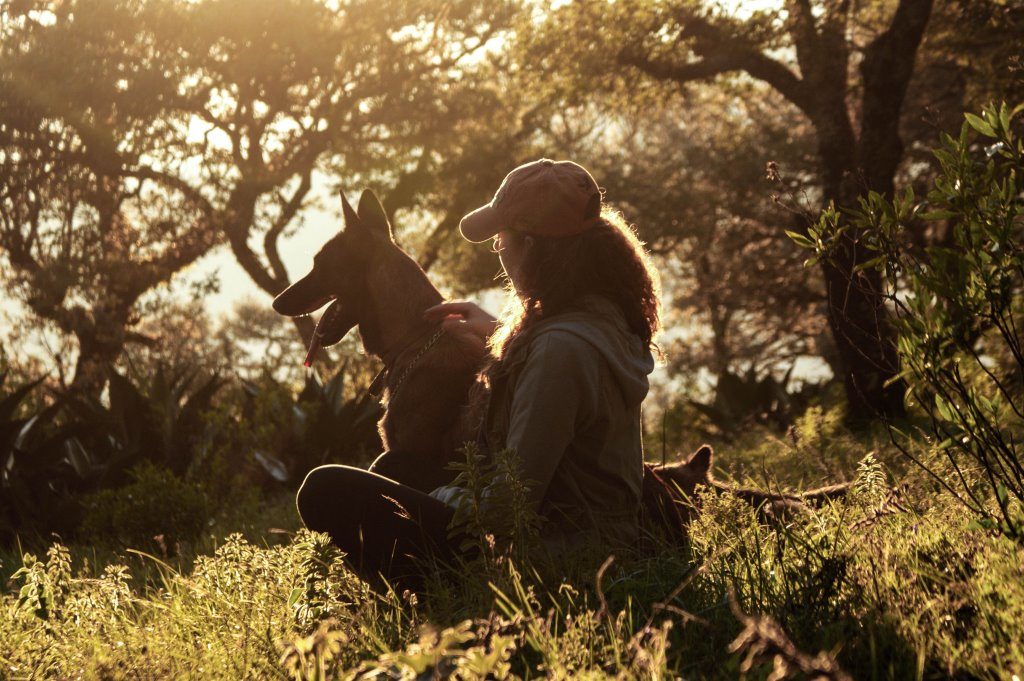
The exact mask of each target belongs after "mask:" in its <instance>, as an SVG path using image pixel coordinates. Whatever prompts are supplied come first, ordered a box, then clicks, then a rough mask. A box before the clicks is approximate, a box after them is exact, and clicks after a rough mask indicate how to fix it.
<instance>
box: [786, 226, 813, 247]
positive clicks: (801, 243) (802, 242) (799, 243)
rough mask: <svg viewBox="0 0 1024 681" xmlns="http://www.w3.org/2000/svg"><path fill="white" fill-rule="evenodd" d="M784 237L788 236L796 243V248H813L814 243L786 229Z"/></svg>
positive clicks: (798, 233)
mask: <svg viewBox="0 0 1024 681" xmlns="http://www.w3.org/2000/svg"><path fill="white" fill-rule="evenodd" d="M786 236H788V237H789V238H790V239H792V240H793V241H794V242H796V245H797V246H801V247H803V248H814V242H813V241H811V240H810V239H808V238H807V237H806V236H804V235H803V234H801V233H800V232H792V231H790V230H788V229H787V230H786Z"/></svg>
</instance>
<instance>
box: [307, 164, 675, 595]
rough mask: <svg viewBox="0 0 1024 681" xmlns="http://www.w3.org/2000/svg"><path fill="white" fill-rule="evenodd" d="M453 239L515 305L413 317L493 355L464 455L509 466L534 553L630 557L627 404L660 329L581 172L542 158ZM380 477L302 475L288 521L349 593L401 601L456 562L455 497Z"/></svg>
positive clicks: (352, 472) (650, 285)
mask: <svg viewBox="0 0 1024 681" xmlns="http://www.w3.org/2000/svg"><path fill="white" fill-rule="evenodd" d="M460 230H461V232H462V235H463V236H464V237H465V238H466V239H468V240H469V241H472V242H476V243H479V242H484V241H488V240H491V239H493V243H494V250H495V251H496V252H497V253H498V256H499V258H500V260H501V264H502V267H503V268H504V271H505V275H506V276H507V278H508V281H509V282H510V284H511V288H512V291H513V292H514V295H515V296H516V298H517V299H518V301H519V303H520V305H519V306H518V313H517V314H510V315H509V316H508V318H507V319H505V320H504V322H503V323H502V324H501V325H500V326H499V324H498V322H497V320H496V319H495V318H494V317H493V316H491V315H490V314H488V313H487V312H485V311H484V310H483V309H481V308H480V307H479V306H477V305H475V304H474V303H468V302H453V303H444V304H441V305H438V306H436V307H434V308H431V309H430V310H428V311H427V313H426V314H427V317H428V318H431V319H435V320H443V321H442V324H443V325H444V327H445V328H446V329H447V330H448V331H449V332H451V333H459V334H466V335H467V336H470V337H472V338H473V339H474V340H476V341H477V342H479V343H481V344H490V346H491V347H492V349H493V352H494V356H495V359H494V360H493V361H492V362H491V364H490V365H489V366H488V367H487V368H486V369H484V374H483V375H484V377H485V379H486V380H485V381H483V384H484V385H486V386H487V387H488V391H487V396H486V400H485V402H484V408H483V409H482V410H481V411H482V422H481V426H480V430H479V435H478V444H480V445H481V448H482V449H483V450H484V451H485V452H491V453H493V452H497V451H500V450H504V449H509V450H512V451H513V452H514V455H515V456H516V457H517V458H518V461H517V463H518V464H519V466H518V468H519V469H520V471H521V476H522V478H523V480H525V481H526V483H527V484H528V486H529V489H530V500H531V504H532V506H533V508H532V509H531V510H533V511H534V512H535V513H536V514H537V515H538V516H539V517H540V518H541V528H540V531H541V536H542V538H543V539H544V543H545V544H546V545H547V546H549V547H557V548H560V549H562V550H565V549H568V550H577V549H581V548H585V547H594V548H608V549H623V548H629V547H631V546H632V545H633V544H634V543H635V542H636V540H637V537H638V532H639V511H640V500H641V486H642V482H643V452H642V448H641V422H640V405H641V403H642V402H643V400H644V397H645V396H646V395H647V391H648V388H649V384H648V380H647V376H648V374H650V372H651V371H652V370H653V368H654V359H653V357H652V352H651V351H652V348H653V336H654V334H655V332H656V331H657V329H658V314H659V309H658V307H659V301H658V285H657V278H656V274H655V272H654V269H653V268H652V266H651V265H650V263H649V260H648V257H647V255H646V253H645V252H644V250H643V247H642V245H641V244H640V242H639V241H638V240H637V238H636V236H635V235H634V234H633V232H632V231H631V230H630V229H629V227H628V226H627V225H626V224H625V222H624V221H623V220H622V218H621V217H620V216H619V215H618V214H617V213H615V212H613V211H612V210H610V209H607V208H603V206H602V202H601V191H600V189H599V188H598V185H597V182H595V181H594V178H593V177H592V176H591V175H590V173H588V172H587V171H586V170H585V169H584V168H583V167H581V166H579V165H577V164H575V163H572V162H570V161H559V162H554V161H550V160H547V159H543V160H540V161H535V162H533V163H528V164H526V165H522V166H520V167H518V168H516V169H515V170H513V171H512V172H511V173H509V174H508V176H507V177H506V178H505V180H504V182H502V184H501V186H500V187H499V188H498V191H497V193H496V194H495V196H494V199H493V200H492V201H491V202H490V203H489V204H488V205H485V206H483V207H481V208H479V209H477V210H475V211H473V212H472V213H470V214H469V215H467V216H466V217H464V218H463V219H462V222H461V224H460ZM373 470H381V467H380V466H378V465H375V467H372V468H371V471H373ZM387 472H388V474H389V475H390V477H384V476H382V475H378V474H376V473H374V472H370V471H365V470H361V469H357V468H352V467H348V466H322V467H320V468H317V469H315V470H313V471H312V472H310V474H309V475H308V476H307V478H306V480H305V482H304V483H303V485H302V488H301V489H300V490H299V494H298V508H299V513H300V515H301V516H302V520H303V522H304V523H305V524H306V526H307V527H309V528H310V529H313V530H317V531H321V532H326V533H328V534H329V535H330V536H331V537H332V539H333V541H334V542H335V543H336V544H337V545H338V546H339V547H340V548H341V549H343V550H344V551H345V552H346V553H347V554H348V558H349V561H350V562H351V564H352V566H353V567H354V568H355V569H356V570H357V571H358V572H359V573H360V574H361V575H362V576H363V577H364V578H367V579H370V580H374V579H376V578H377V577H378V576H383V577H384V578H385V579H387V580H389V581H391V582H396V581H397V582H401V583H403V584H404V585H406V586H415V585H416V584H417V583H418V582H419V579H418V578H419V576H420V575H421V574H422V562H423V559H424V558H426V557H427V556H428V555H429V556H433V557H435V558H439V559H441V560H445V559H450V558H452V557H454V556H455V555H456V553H457V549H456V546H457V544H458V542H456V541H455V540H453V539H451V538H449V531H448V526H449V523H450V522H451V520H452V517H453V515H454V512H455V511H454V509H453V506H454V505H455V503H457V499H458V498H459V496H460V495H459V494H458V492H459V490H458V488H453V487H441V488H438V489H434V490H432V491H430V490H419V489H417V487H418V485H417V480H415V479H414V475H412V473H411V472H410V473H409V474H408V475H406V474H404V473H403V471H401V470H387ZM428 492H429V493H428ZM396 502H397V505H396Z"/></svg>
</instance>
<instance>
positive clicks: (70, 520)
mask: <svg viewBox="0 0 1024 681" xmlns="http://www.w3.org/2000/svg"><path fill="white" fill-rule="evenodd" d="M6 379H7V375H6V374H0V392H2V391H3V390H4V384H5V383H6ZM40 383H42V379H40V380H37V381H32V382H30V383H27V384H25V385H22V386H20V387H18V388H16V389H14V390H13V391H11V392H10V393H9V394H7V395H5V396H4V397H3V398H2V399H0V537H7V536H10V535H13V534H14V533H15V532H16V531H18V530H19V529H25V528H46V529H50V530H56V531H65V530H68V529H70V528H72V527H74V525H75V523H76V520H77V515H78V514H77V508H76V506H75V504H74V502H73V501H72V497H73V496H74V494H75V493H76V492H79V491H83V490H85V489H88V488H89V486H90V485H91V482H92V480H93V479H94V478H95V473H96V468H95V465H94V461H93V459H92V457H90V455H89V454H88V452H87V451H86V450H85V448H84V447H83V446H82V443H81V441H80V440H79V439H78V438H77V437H76V434H77V433H79V432H80V431H81V430H82V427H81V425H80V424H63V425H62V424H60V423H59V422H58V420H57V417H58V413H59V412H60V409H61V405H60V404H52V405H50V406H47V407H44V408H43V409H41V410H40V411H38V412H37V413H35V414H33V415H21V413H22V412H23V411H24V407H25V403H26V402H27V401H28V398H29V397H30V396H31V395H32V393H33V392H34V391H35V390H36V388H38V387H39V385H40Z"/></svg>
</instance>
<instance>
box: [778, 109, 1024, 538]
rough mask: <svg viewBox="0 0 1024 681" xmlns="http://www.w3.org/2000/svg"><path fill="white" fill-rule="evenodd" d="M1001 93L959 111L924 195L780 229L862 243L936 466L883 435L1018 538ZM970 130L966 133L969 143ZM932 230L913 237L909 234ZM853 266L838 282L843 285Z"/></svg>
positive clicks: (1021, 486)
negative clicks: (938, 458) (882, 289)
mask: <svg viewBox="0 0 1024 681" xmlns="http://www.w3.org/2000/svg"><path fill="white" fill-rule="evenodd" d="M1022 110H1024V107H1018V108H1017V109H1014V110H1013V111H1010V110H1009V109H1008V108H1007V106H1006V105H1005V104H1003V105H1002V106H1000V107H990V108H987V109H985V111H984V112H983V113H982V116H975V115H972V114H967V121H966V122H965V123H964V125H963V127H962V129H961V131H960V135H959V137H958V138H956V139H954V138H952V137H950V136H949V135H944V136H943V146H942V148H941V149H937V150H936V151H935V156H936V158H937V159H938V161H939V163H940V165H941V173H940V174H939V176H938V178H937V179H936V180H935V184H934V187H933V189H932V190H931V191H930V192H929V194H928V196H927V199H925V200H924V201H918V200H917V199H916V198H915V197H914V194H913V192H912V191H910V190H908V191H906V192H904V193H903V194H902V195H900V196H899V197H897V198H896V199H895V200H891V201H890V200H887V199H886V198H885V197H883V196H881V195H879V194H877V193H870V194H869V195H868V196H866V197H864V198H863V199H861V200H860V205H859V208H857V209H845V210H836V209H835V208H834V207H833V208H832V209H830V210H827V211H825V212H824V213H823V215H822V217H821V220H820V221H819V222H818V224H817V225H815V226H814V227H812V228H811V229H810V231H809V234H808V236H806V237H805V236H802V235H793V236H794V239H795V240H797V241H798V243H801V244H803V245H805V246H807V247H810V248H813V249H815V251H816V252H817V256H816V257H817V258H822V259H828V258H830V257H832V248H833V247H834V246H835V244H837V243H838V242H839V241H840V236H841V235H842V234H843V233H844V232H850V231H852V232H853V233H854V234H855V238H856V241H857V243H858V244H859V247H860V248H863V249H865V252H866V253H867V256H866V257H864V258H863V260H864V262H863V264H862V265H861V270H864V269H868V268H875V269H877V270H879V271H880V272H881V273H882V274H883V276H884V278H885V280H886V281H887V291H886V294H885V296H886V299H887V301H888V303H889V304H890V305H891V308H892V310H893V311H894V315H893V320H894V323H895V325H896V328H897V330H898V333H899V338H898V345H897V348H898V351H899V355H900V360H901V362H902V367H903V370H902V373H901V375H900V378H901V379H902V380H904V381H905V382H906V384H907V402H908V403H909V405H908V406H914V405H919V406H920V408H921V409H923V410H924V412H925V413H926V414H927V417H928V421H929V426H928V434H929V435H930V437H931V438H932V440H933V442H934V446H935V448H936V449H937V450H938V451H939V452H941V454H942V456H944V457H945V458H946V460H947V462H948V465H949V467H950V468H951V475H946V474H944V473H943V471H941V470H939V469H937V468H936V467H935V465H934V464H933V463H932V462H930V461H928V460H926V459H921V458H919V457H917V456H916V455H915V454H913V453H912V452H911V450H910V448H909V447H907V446H906V444H905V443H907V442H908V438H907V435H906V434H905V433H903V432H899V431H896V430H895V429H894V431H893V432H894V440H895V441H896V442H897V443H898V444H900V446H901V447H903V449H904V452H905V454H906V455H907V456H908V457H909V458H912V459H913V460H914V461H915V463H918V464H919V465H920V466H922V467H923V468H924V469H925V470H926V471H928V472H929V473H930V474H932V475H933V478H934V479H935V480H936V481H937V482H938V483H939V484H940V485H941V486H942V487H944V488H945V489H946V490H947V491H948V492H949V493H950V494H952V495H953V496H954V497H955V498H957V499H958V500H959V501H960V503H962V504H963V505H964V506H965V507H966V508H968V509H970V510H971V511H972V512H973V513H974V515H975V517H976V519H977V522H978V524H979V525H980V526H981V527H984V528H989V529H994V530H998V531H999V532H1001V533H1002V534H1004V535H1006V536H1008V537H1012V538H1015V539H1016V540H1017V541H1019V542H1024V464H1022V462H1021V456H1020V454H1021V451H1020V447H1021V441H1022V440H1021V438H1022V436H1024V407H1022V405H1024V336H1022V334H1021V331H1022V329H1024V317H1022V313H1024V302H1022V293H1024V239H1022V234H1024V140H1022V139H1021V137H1020V136H1019V135H1018V134H1017V133H1016V132H1015V130H1014V125H1015V119H1016V117H1017V116H1018V114H1019V113H1020V112H1021V111H1022ZM976 135H980V142H981V144H978V143H976V142H974V141H973V140H974V139H975V136H976ZM926 229H930V230H931V231H932V232H934V233H937V234H943V233H944V234H945V237H944V238H943V239H940V240H937V241H936V243H933V244H932V245H929V246H927V247H924V248H920V247H918V246H916V243H917V241H919V239H918V238H916V237H917V235H920V234H923V233H925V231H926ZM858 276H859V275H858V273H854V277H853V281H852V282H851V285H857V281H858Z"/></svg>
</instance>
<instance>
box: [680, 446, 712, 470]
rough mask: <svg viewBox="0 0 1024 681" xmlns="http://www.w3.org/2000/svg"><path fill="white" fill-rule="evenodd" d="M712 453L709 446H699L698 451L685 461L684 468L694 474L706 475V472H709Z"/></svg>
mask: <svg viewBox="0 0 1024 681" xmlns="http://www.w3.org/2000/svg"><path fill="white" fill-rule="evenodd" d="M714 453H715V452H714V450H713V449H711V445H701V447H700V449H698V450H697V451H696V452H694V453H693V455H692V456H691V457H690V458H689V459H688V460H687V461H686V467H687V468H689V469H690V470H691V471H693V472H694V473H699V474H700V475H702V476H703V475H707V472H708V471H709V470H711V459H712V456H713V455H714Z"/></svg>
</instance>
